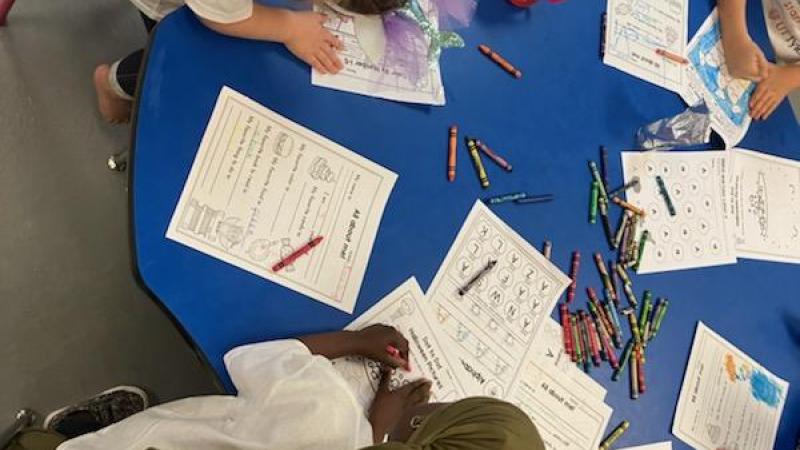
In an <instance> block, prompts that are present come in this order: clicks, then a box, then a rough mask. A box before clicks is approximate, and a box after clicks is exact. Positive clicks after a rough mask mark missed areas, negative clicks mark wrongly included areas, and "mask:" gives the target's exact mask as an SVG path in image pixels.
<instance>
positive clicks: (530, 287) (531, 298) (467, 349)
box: [427, 201, 570, 400]
mask: <svg viewBox="0 0 800 450" xmlns="http://www.w3.org/2000/svg"><path fill="white" fill-rule="evenodd" d="M492 260H496V261H497V265H496V266H495V267H494V269H493V270H491V271H490V272H489V273H488V274H486V276H484V277H483V278H481V280H480V282H478V283H477V284H476V285H475V287H474V288H473V289H472V290H470V291H469V292H467V293H466V294H465V295H463V296H462V295H459V294H458V290H459V288H461V287H463V286H465V285H466V284H467V282H468V281H469V280H470V279H471V278H473V276H475V274H477V273H478V272H480V271H481V270H482V269H484V267H486V265H487V263H488V262H489V261H492ZM569 283H570V279H569V278H568V277H567V276H566V275H564V274H563V273H562V272H561V271H560V270H558V268H557V267H556V266H554V265H553V264H552V263H551V262H550V261H548V260H547V259H546V258H545V257H544V256H542V254H541V253H539V251H538V250H536V249H535V248H534V247H533V246H531V245H530V244H529V243H528V242H526V241H525V240H524V239H522V238H521V237H520V236H519V235H518V234H517V233H516V232H514V230H512V229H511V228H509V226H508V225H506V224H505V223H503V222H502V221H501V220H500V219H499V218H498V217H497V216H495V215H494V214H493V213H492V212H491V211H490V210H489V208H487V207H486V205H484V204H483V202H481V201H476V202H475V205H474V206H473V207H472V210H471V211H470V213H469V216H468V217H467V219H466V221H465V222H464V225H463V226H462V228H461V231H460V232H459V233H458V236H457V237H456V240H455V242H454V243H453V245H452V246H451V247H450V251H449V252H448V253H447V257H446V258H445V260H444V262H443V263H442V265H441V267H440V268H439V271H438V273H437V274H436V277H435V278H434V280H433V283H432V284H431V287H430V289H429V290H428V292H427V299H428V301H429V302H431V304H432V306H433V308H434V313H435V314H436V318H437V320H438V322H439V325H438V329H439V330H440V331H441V332H442V333H443V334H445V335H447V336H448V337H449V338H450V339H451V341H452V342H453V344H454V355H455V358H452V360H454V363H455V366H454V368H453V372H454V375H455V377H456V379H457V381H458V382H459V384H460V385H461V388H462V391H463V392H464V394H465V395H488V396H492V397H495V398H501V399H507V400H511V399H509V398H507V395H508V392H509V388H510V387H511V385H512V384H513V382H514V381H515V380H516V379H517V377H518V376H519V373H520V371H521V370H522V368H523V367H525V362H526V361H527V360H528V359H529V357H530V353H531V344H532V343H533V341H534V336H535V335H536V333H537V331H539V328H540V327H541V324H542V322H543V321H544V320H549V315H550V312H551V311H552V309H553V306H554V305H555V303H556V301H557V300H558V297H559V296H560V295H561V293H562V292H563V291H564V289H565V288H566V287H567V285H568V284H569Z"/></svg>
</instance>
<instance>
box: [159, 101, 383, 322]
mask: <svg viewBox="0 0 800 450" xmlns="http://www.w3.org/2000/svg"><path fill="white" fill-rule="evenodd" d="M396 179H397V175H395V174H394V173H392V172H390V171H389V170H386V169H385V168H383V167H381V166H379V165H377V164H375V163H373V162H371V161H369V160H367V159H365V158H364V157H362V156H360V155H358V154H356V153H354V152H352V151H350V150H348V149H346V148H344V147H342V146H340V145H338V144H336V143H334V142H331V141H330V140H328V139H325V138H324V137H322V136H320V135H318V134H316V133H314V132H313V131H310V130H308V129H306V128H303V127H302V126H300V125H298V124H296V123H294V122H292V121H290V120H288V119H286V118H284V117H282V116H280V115H278V114H276V113H275V112H273V111H270V110H269V109H267V108H265V107H264V106H261V105H259V104H258V103H256V102H254V101H253V100H251V99H249V98H247V97H245V96H244V95H242V94H240V93H238V92H236V91H234V90H233V89H230V88H228V87H223V88H222V90H221V91H220V94H219V98H218V99H217V104H216V106H214V111H213V113H212V114H211V119H210V120H209V122H208V127H207V128H206V131H205V134H204V135H203V139H202V141H201V143H200V148H199V149H198V151H197V156H196V157H195V160H194V164H193V165H192V169H191V172H190V173H189V178H188V179H187V180H186V185H185V186H184V188H183V192H182V193H181V197H180V200H179V201H178V205H177V207H176V208H175V213H174V214H173V216H172V220H171V221H170V224H169V229H168V230H167V237H168V238H169V239H172V240H174V241H176V242H180V243H182V244H184V245H186V246H189V247H191V248H193V249H195V250H198V251H200V252H203V253H205V254H208V255H211V256H213V257H215V258H218V259H220V260H222V261H225V262H227V263H229V264H233V265H234V266H236V267H239V268H241V269H244V270H247V271H249V272H252V273H253V274H255V275H258V276H260V277H262V278H266V279H267V280H271V281H274V282H276V283H278V284H281V285H283V286H286V287H288V288H290V289H294V290H296V291H298V292H300V293H302V294H305V295H307V296H309V297H311V298H313V299H315V300H318V301H320V302H322V303H325V304H327V305H330V306H333V307H334V308H337V309H340V310H342V311H345V312H348V313H349V312H352V311H353V307H354V306H355V303H356V298H357V297H358V292H359V290H360V289H361V281H362V279H363V277H364V271H365V270H366V268H367V262H368V261H369V256H370V253H371V252H372V244H373V242H374V240H375V234H376V233H377V231H378V225H379V223H380V220H381V216H382V215H383V208H384V206H385V205H386V201H387V199H388V198H389V193H390V192H391V190H392V187H393V186H394V183H395V180H396ZM320 236H321V237H322V238H323V240H322V242H321V243H320V244H319V245H318V246H316V247H314V248H313V249H312V250H311V251H310V252H308V253H307V254H305V255H304V256H302V257H300V258H299V259H297V261H296V262H295V263H294V264H290V265H289V266H288V267H286V268H284V269H283V270H281V271H279V272H273V271H272V270H271V268H272V266H273V265H274V264H276V263H278V262H279V261H281V260H282V259H283V258H285V257H286V256H288V255H289V254H291V253H293V252H294V251H295V250H297V249H299V248H301V247H303V246H305V245H306V244H307V243H309V242H310V241H311V239H313V238H315V237H320ZM265 301H281V300H280V299H270V300H265Z"/></svg>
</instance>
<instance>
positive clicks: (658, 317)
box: [650, 298, 669, 340]
mask: <svg viewBox="0 0 800 450" xmlns="http://www.w3.org/2000/svg"><path fill="white" fill-rule="evenodd" d="M667 307H669V300H667V299H665V298H662V299H661V300H659V302H658V307H657V308H656V312H655V319H654V320H653V328H652V331H651V333H650V340H653V339H655V337H656V335H657V334H658V330H660V329H661V321H663V320H664V316H665V315H667Z"/></svg>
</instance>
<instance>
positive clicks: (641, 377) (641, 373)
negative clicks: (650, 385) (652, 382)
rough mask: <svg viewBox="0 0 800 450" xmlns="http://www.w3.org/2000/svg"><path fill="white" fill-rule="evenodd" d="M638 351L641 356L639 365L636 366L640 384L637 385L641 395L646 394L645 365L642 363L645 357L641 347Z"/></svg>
mask: <svg viewBox="0 0 800 450" xmlns="http://www.w3.org/2000/svg"><path fill="white" fill-rule="evenodd" d="M637 350H638V352H639V355H638V356H639V363H638V364H637V365H636V371H637V372H638V373H637V375H638V377H637V379H638V380H637V381H638V383H637V384H638V385H639V393H640V394H644V391H645V390H646V386H645V380H644V363H643V362H642V361H644V355H643V354H642V348H641V347H639V348H638V349H637Z"/></svg>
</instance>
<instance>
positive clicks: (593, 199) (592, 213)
mask: <svg viewBox="0 0 800 450" xmlns="http://www.w3.org/2000/svg"><path fill="white" fill-rule="evenodd" d="M599 195H600V188H599V187H597V182H596V181H592V189H591V192H590V194H589V223H591V224H595V223H597V199H598V196H599Z"/></svg>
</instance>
